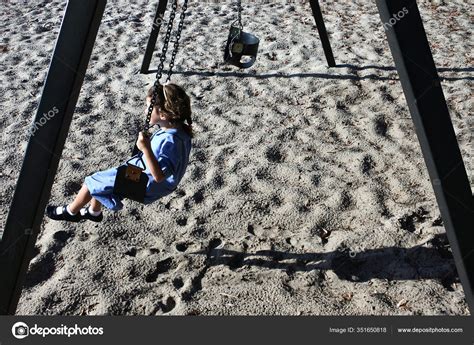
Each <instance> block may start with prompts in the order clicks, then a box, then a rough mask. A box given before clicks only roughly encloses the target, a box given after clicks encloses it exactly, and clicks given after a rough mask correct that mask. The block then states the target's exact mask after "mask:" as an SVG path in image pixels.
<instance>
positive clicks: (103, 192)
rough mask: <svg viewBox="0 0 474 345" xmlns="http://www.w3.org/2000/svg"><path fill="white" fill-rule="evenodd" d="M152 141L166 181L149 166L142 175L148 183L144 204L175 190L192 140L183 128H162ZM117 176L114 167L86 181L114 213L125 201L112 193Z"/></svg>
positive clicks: (93, 193) (96, 195) (184, 166)
mask: <svg viewBox="0 0 474 345" xmlns="http://www.w3.org/2000/svg"><path fill="white" fill-rule="evenodd" d="M150 142H151V149H152V151H153V154H154V155H155V157H156V158H157V160H158V164H159V165H160V168H161V170H162V171H163V174H164V175H165V177H166V178H165V180H163V181H161V182H159V183H158V182H156V181H155V180H154V179H153V176H152V175H151V172H150V169H149V168H148V166H147V167H146V169H145V170H144V171H143V172H144V173H145V174H147V175H148V184H147V188H146V193H145V200H144V204H150V203H152V202H153V201H156V200H158V199H160V198H162V197H164V196H165V195H168V194H170V193H171V192H173V191H174V190H175V189H176V187H177V185H178V183H179V182H180V181H181V179H182V177H183V175H184V173H185V172H186V167H187V165H188V162H189V153H190V152H191V137H190V136H189V135H188V134H187V133H186V132H185V131H184V130H183V129H181V128H169V129H166V130H163V129H160V130H158V131H157V132H155V133H154V134H153V135H152V136H151V138H150ZM130 163H131V164H134V165H137V166H140V167H141V166H142V164H141V162H140V161H139V159H138V157H136V158H133V159H131V160H130ZM145 164H146V163H145ZM116 175H117V168H111V169H107V170H104V171H99V172H96V173H95V174H92V175H90V176H87V177H86V178H85V181H84V182H85V184H86V186H87V189H89V192H90V194H91V196H92V197H93V198H95V199H96V200H98V201H99V202H100V203H101V204H102V205H104V206H105V207H107V208H108V209H111V210H113V211H118V210H120V209H122V208H123V203H122V200H123V198H122V197H120V196H118V195H114V194H113V189H114V183H115V176H116Z"/></svg>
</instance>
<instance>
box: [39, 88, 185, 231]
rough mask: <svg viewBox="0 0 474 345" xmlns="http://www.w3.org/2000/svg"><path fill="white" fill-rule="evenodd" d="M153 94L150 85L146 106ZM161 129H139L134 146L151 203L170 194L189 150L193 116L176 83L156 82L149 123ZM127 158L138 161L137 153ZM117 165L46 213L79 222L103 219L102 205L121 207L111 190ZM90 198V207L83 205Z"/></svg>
mask: <svg viewBox="0 0 474 345" xmlns="http://www.w3.org/2000/svg"><path fill="white" fill-rule="evenodd" d="M152 95H153V87H152V88H150V89H149V90H148V93H147V98H146V100H147V107H146V109H145V113H146V112H147V111H148V107H149V105H150V102H151V97H152ZM156 124H158V125H159V126H160V127H161V129H160V130H158V131H157V132H155V133H154V134H153V135H152V136H151V137H150V138H148V137H147V136H146V135H144V133H143V132H140V134H139V136H138V140H137V147H138V149H139V150H140V151H141V152H142V153H143V159H144V161H145V166H146V169H145V170H144V171H143V172H144V173H146V174H147V175H148V184H147V188H146V194H145V202H144V203H145V204H149V203H152V202H153V201H156V200H158V199H159V198H161V197H163V196H165V195H168V194H170V193H171V192H173V191H174V190H175V189H176V186H177V185H178V183H179V182H180V181H181V178H182V177H183V175H184V173H185V171H186V167H187V165H188V161H189V153H190V151H191V137H192V136H193V133H192V120H191V101H190V99H189V97H188V95H187V94H186V92H185V91H184V90H183V89H182V88H181V87H179V86H178V85H175V84H165V85H159V87H158V97H157V100H156V104H155V106H154V109H153V112H152V114H151V120H150V125H156ZM134 159H135V161H134V160H133V159H132V160H131V161H130V163H131V164H134V165H139V163H137V161H138V157H137V158H134ZM116 174H117V168H111V169H108V170H105V171H99V172H97V173H95V174H92V175H91V176H87V177H86V178H85V180H84V184H83V185H82V188H81V190H80V191H79V193H78V194H77V196H76V198H75V199H74V201H73V202H72V203H70V204H69V205H67V206H59V207H58V206H52V205H48V207H47V208H46V215H47V216H48V217H49V218H51V219H54V220H65V221H70V222H79V221H81V220H83V219H87V220H91V221H94V222H100V221H101V220H102V219H103V215H102V205H103V206H105V207H107V208H108V209H111V210H114V211H117V210H120V209H122V207H123V204H122V198H121V197H120V196H118V195H114V194H113V188H114V182H115V176H116ZM89 202H90V206H89V207H85V206H86V205H87V203H89Z"/></svg>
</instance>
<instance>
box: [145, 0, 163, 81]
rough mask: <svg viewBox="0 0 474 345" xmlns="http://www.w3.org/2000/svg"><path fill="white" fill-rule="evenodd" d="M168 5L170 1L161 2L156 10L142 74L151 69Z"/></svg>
mask: <svg viewBox="0 0 474 345" xmlns="http://www.w3.org/2000/svg"><path fill="white" fill-rule="evenodd" d="M167 5H168V0H159V1H158V7H157V9H156V14H155V18H154V19H153V25H152V28H151V34H150V37H149V38H148V43H147V45H146V50H145V56H143V62H142V67H141V69H140V73H142V74H146V73H148V71H149V69H150V62H151V58H152V57H153V52H154V51H155V47H156V40H157V39H158V34H159V33H160V28H161V24H162V23H163V18H164V15H165V10H166V6H167Z"/></svg>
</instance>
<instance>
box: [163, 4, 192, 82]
mask: <svg viewBox="0 0 474 345" xmlns="http://www.w3.org/2000/svg"><path fill="white" fill-rule="evenodd" d="M187 8H188V0H184V3H183V10H182V12H181V15H180V18H179V24H178V29H177V32H176V40H175V41H174V47H173V51H172V52H171V61H170V67H169V69H168V76H167V78H166V82H168V81H169V80H170V79H171V73H173V67H174V60H175V58H176V54H178V49H179V40H180V38H181V31H182V30H183V26H184V18H185V16H186V9H187Z"/></svg>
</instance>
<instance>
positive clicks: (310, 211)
mask: <svg viewBox="0 0 474 345" xmlns="http://www.w3.org/2000/svg"><path fill="white" fill-rule="evenodd" d="M152 3H153V4H152ZM154 3H155V2H147V1H109V4H108V5H107V9H106V13H105V15H104V19H103V22H102V25H101V28H100V32H99V35H98V38H97V42H96V45H95V48H94V51H93V56H92V59H91V61H90V64H89V69H88V72H87V76H86V78H85V81H84V85H83V88H82V92H81V96H80V99H79V102H78V104H77V108H76V113H75V115H74V119H73V121H72V125H71V128H70V132H69V136H68V138H67V142H66V146H65V148H64V151H63V154H62V159H61V162H60V165H59V168H58V172H57V175H56V178H55V182H54V186H53V189H52V192H51V202H54V203H56V204H58V203H59V204H62V203H66V202H68V201H70V200H71V198H72V197H73V196H74V194H75V193H76V192H77V190H78V189H79V188H80V185H81V183H82V181H83V178H84V177H85V176H87V175H89V174H91V173H93V172H95V171H97V170H103V169H106V168H109V167H112V166H117V165H118V163H120V162H122V161H124V160H125V159H126V158H127V155H128V154H129V152H130V149H131V146H132V145H133V143H134V141H135V136H136V132H137V130H138V129H139V126H140V125H141V124H142V122H143V114H142V113H143V107H144V92H145V90H146V88H147V87H148V86H149V85H150V84H151V83H152V82H153V78H154V76H153V75H152V74H150V75H141V74H139V73H138V71H139V67H140V64H141V59H142V56H143V53H144V48H145V45H146V40H147V37H148V34H149V30H150V25H151V22H152V19H153V14H154V8H155V5H154ZM0 6H1V7H2V11H1V12H0V13H1V14H0V16H1V22H2V28H3V30H2V31H3V34H2V45H1V54H0V63H1V69H2V73H1V85H2V88H1V95H0V104H1V106H2V110H3V111H2V113H3V114H4V116H3V117H1V119H0V121H1V128H2V147H3V150H2V153H1V156H0V162H1V164H0V167H1V175H0V178H1V183H2V193H1V199H0V204H1V206H2V207H1V208H0V210H1V211H0V219H1V221H2V228H3V224H4V223H5V220H6V215H7V212H8V205H9V203H10V202H11V198H12V193H13V191H14V188H15V183H16V179H17V177H18V173H19V169H20V166H21V162H22V155H23V152H24V149H25V145H26V142H27V139H28V129H29V126H30V125H31V123H32V121H33V117H34V115H35V109H36V106H37V104H38V101H39V97H40V95H41V86H42V83H43V81H44V78H45V76H46V73H47V68H48V63H49V59H50V57H51V54H52V50H53V47H54V42H55V38H56V36H57V33H58V30H59V25H60V22H61V16H62V13H63V11H64V8H65V2H64V1H56V0H55V1H31V2H25V3H24V2H20V1H17V2H12V1H9V2H2V3H1V5H0ZM419 6H420V10H421V12H422V16H423V19H424V20H425V28H426V31H427V34H428V37H429V40H430V43H431V47H432V50H433V54H434V59H435V61H436V64H437V66H438V68H439V73H440V76H441V78H442V87H443V90H444V93H445V96H446V99H447V102H448V106H449V110H450V114H451V118H452V121H453V125H454V128H455V131H456V134H457V138H458V141H459V145H460V148H461V150H462V153H463V156H464V162H465V164H466V166H467V167H468V169H470V171H471V172H472V171H473V169H472V167H473V165H472V162H473V150H472V147H473V146H472V127H473V117H472V112H471V110H472V80H473V75H472V72H473V68H472V62H473V56H472V50H473V49H472V48H473V47H472V38H471V26H470V22H471V21H472V16H471V15H470V12H471V11H470V6H469V5H468V2H466V1H463V0H453V1H444V2H443V1H436V2H435V1H425V2H421V1H420V4H419ZM322 9H323V11H324V15H325V20H326V25H327V28H328V31H329V33H330V39H331V43H332V47H333V50H334V52H335V56H336V60H337V62H338V64H339V65H340V66H339V67H338V68H333V69H329V68H327V67H326V62H325V58H324V54H323V50H322V47H321V43H320V41H319V38H318V34H317V30H316V27H315V25H314V19H313V17H312V14H311V11H310V7H309V4H308V3H301V2H297V3H288V2H287V3H283V2H275V3H271V4H268V3H267V4H265V3H263V2H244V16H243V21H244V25H245V27H246V29H247V30H248V31H250V32H253V33H255V34H256V35H257V36H258V37H259V38H260V39H261V44H260V50H259V56H258V61H257V63H256V64H255V65H254V66H253V67H252V68H250V69H247V70H242V71H239V70H238V69H236V68H234V67H232V66H228V65H224V64H223V63H222V55H223V54H222V48H223V45H224V43H225V40H226V38H227V32H228V26H229V25H230V23H231V22H232V21H233V20H234V19H235V14H234V13H233V11H232V6H230V4H229V2H227V3H221V4H212V3H206V2H194V1H193V2H191V3H190V4H189V10H188V11H189V17H188V19H187V26H186V27H185V29H184V31H183V35H182V37H183V39H182V43H181V44H182V45H181V48H182V49H181V50H180V52H179V54H178V57H177V64H176V67H175V71H176V73H175V74H174V76H173V78H172V81H173V82H175V83H177V84H179V85H181V86H183V87H184V88H185V89H186V90H187V91H188V93H189V95H190V96H191V97H192V104H193V117H194V123H195V130H196V132H197V136H196V139H195V140H194V148H193V151H192V156H191V161H190V164H189V166H188V170H187V172H186V175H185V177H184V179H183V180H182V182H181V184H180V186H179V189H178V190H177V191H176V192H175V193H174V194H172V195H170V196H168V197H166V198H163V199H162V200H160V201H159V202H157V203H155V204H153V205H150V206H143V205H140V204H138V203H135V202H131V201H130V202H127V203H126V205H125V208H124V209H123V210H122V211H121V212H119V213H115V214H114V213H111V212H107V213H106V214H105V220H104V221H103V222H102V223H100V224H94V223H91V222H85V223H80V224H68V223H62V222H54V221H50V220H49V219H45V220H44V221H43V224H42V227H41V233H40V235H39V238H38V241H37V245H36V254H35V257H34V258H33V260H32V262H31V265H30V269H29V273H28V277H27V282H26V285H25V288H24V291H23V294H22V297H21V300H20V303H19V307H18V314H24V315H32V314H43V315H110V314H113V315H124V314H125V315H155V314H166V315H468V314H469V311H468V309H467V304H466V301H465V298H464V293H463V289H462V286H461V284H460V282H459V278H458V275H457V273H456V268H455V265H454V260H453V258H452V254H451V249H450V247H449V243H448V241H447V238H446V234H445V230H444V227H443V224H442V221H441V219H440V214H439V210H438V207H437V204H436V200H435V196H434V193H433V190H432V187H431V183H430V181H429V177H428V174H427V170H426V167H425V164H424V161H423V157H422V154H421V150H420V147H419V144H418V140H417V138H416V135H415V132H414V127H413V123H412V121H411V118H410V114H409V112H408V108H407V106H406V101H405V98H404V95H403V92H402V88H401V85H400V82H399V80H398V75H397V72H396V70H395V69H394V63H393V60H392V57H391V54H390V52H389V49H388V45H387V42H386V40H385V34H384V31H383V27H382V26H381V23H380V19H379V17H378V13H377V9H376V6H375V4H374V3H373V2H372V1H354V2H352V1H327V2H324V3H323V4H322ZM160 37H161V35H160ZM159 47H161V45H160V44H159ZM157 63H158V59H157V57H156V55H155V58H154V60H153V63H152V67H153V68H155V67H156V65H157ZM470 179H471V184H474V182H473V178H472V174H471V175H470Z"/></svg>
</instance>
